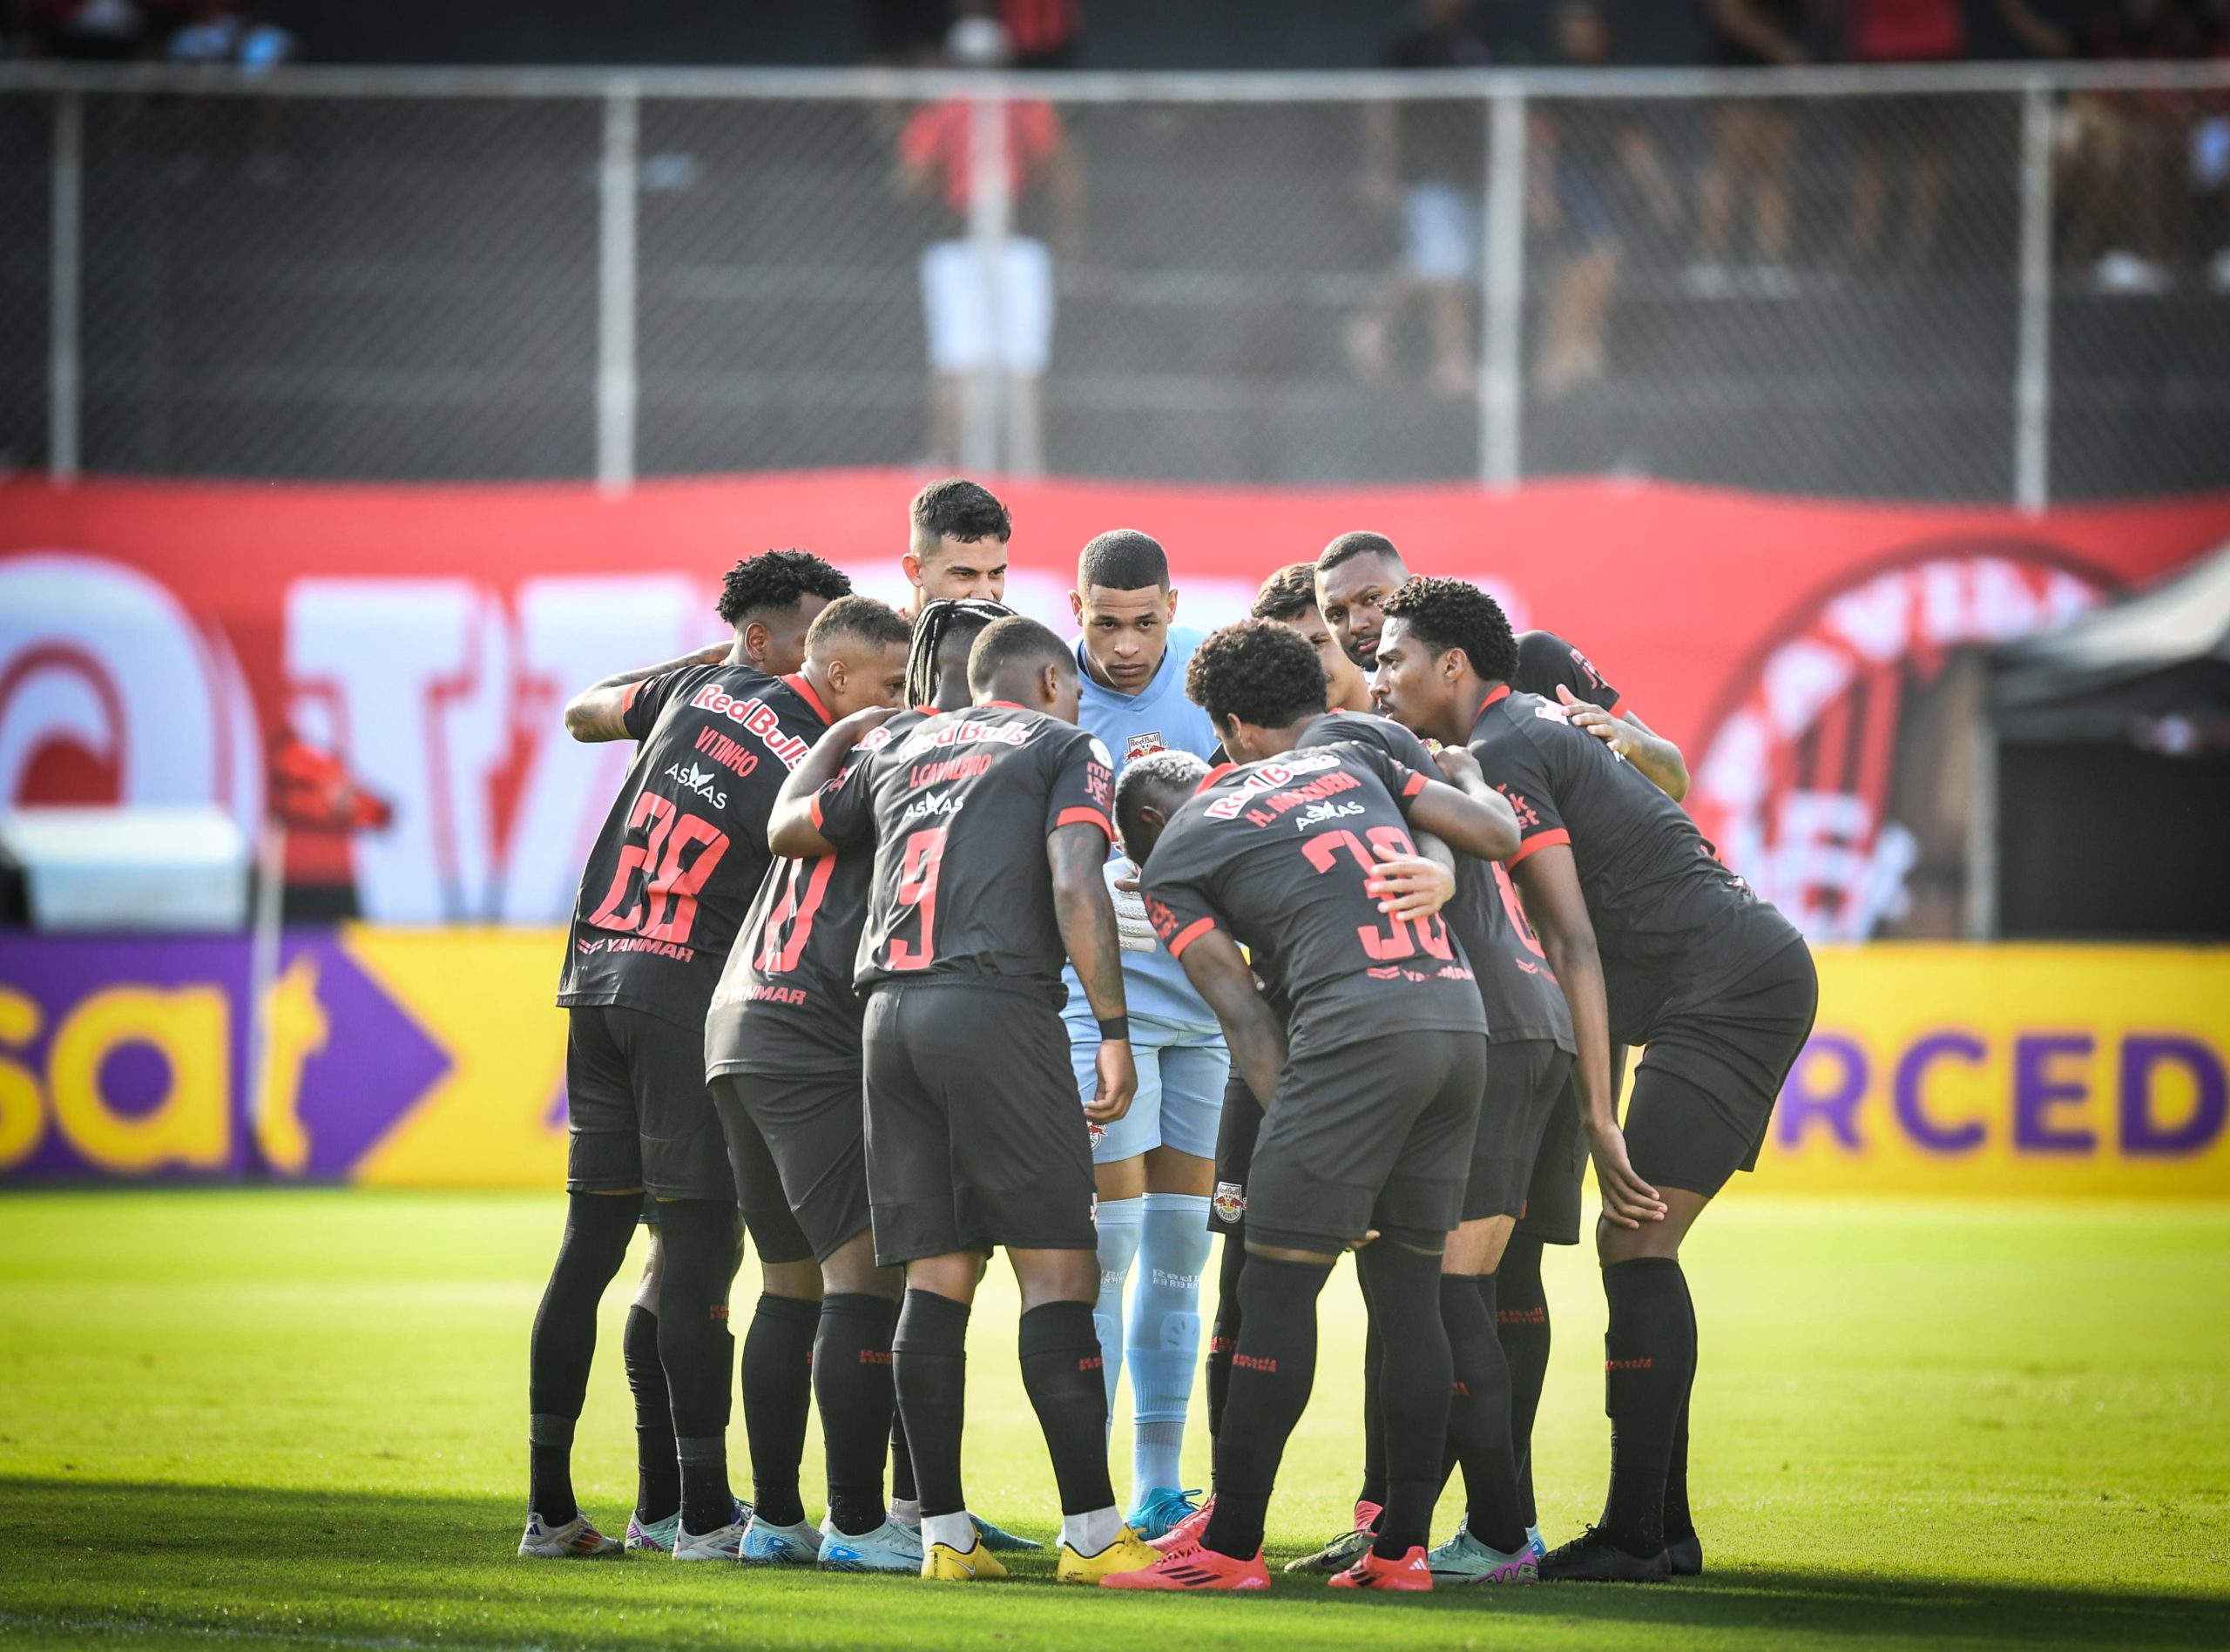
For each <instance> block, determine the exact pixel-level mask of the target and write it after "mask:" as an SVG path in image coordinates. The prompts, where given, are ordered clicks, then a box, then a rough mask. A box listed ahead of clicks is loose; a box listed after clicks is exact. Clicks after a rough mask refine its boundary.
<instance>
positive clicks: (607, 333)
mask: <svg viewBox="0 0 2230 1652" xmlns="http://www.w3.org/2000/svg"><path fill="white" fill-rule="evenodd" d="M638 104H639V92H638V89H637V87H636V84H635V83H634V82H633V81H632V80H617V81H614V82H613V83H612V86H611V88H610V90H609V91H606V92H605V95H604V164H603V165H602V167H601V168H600V169H599V171H598V188H597V197H598V260H597V374H596V481H597V486H598V488H600V489H603V490H604V491H605V493H607V494H623V493H625V492H626V491H627V490H628V489H631V488H632V487H633V486H634V485H635V394H636V389H635V250H636V249H635V185H636V178H637V174H638V169H637V166H636V164H635V151H636V136H637V129H638V118H637V115H638Z"/></svg>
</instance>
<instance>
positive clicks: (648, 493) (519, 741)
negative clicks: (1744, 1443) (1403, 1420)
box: [0, 471, 2230, 939]
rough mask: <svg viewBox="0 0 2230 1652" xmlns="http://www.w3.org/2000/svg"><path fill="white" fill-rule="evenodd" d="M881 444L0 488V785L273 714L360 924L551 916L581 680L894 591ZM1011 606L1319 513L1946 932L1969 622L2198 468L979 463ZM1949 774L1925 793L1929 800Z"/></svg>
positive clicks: (582, 788)
mask: <svg viewBox="0 0 2230 1652" xmlns="http://www.w3.org/2000/svg"><path fill="white" fill-rule="evenodd" d="M920 482H922V477H920V476H918V475H913V474H910V473H906V472H900V471H868V472H846V473H841V474H813V475H773V476H759V477H749V478H740V479H733V480H720V481H702V482H666V483H652V484H648V485H645V486H643V487H639V488H638V489H635V490H634V491H633V492H632V493H631V494H629V495H627V496H624V497H621V498H615V499H606V498H603V497H600V496H598V495H597V494H596V493H595V492H594V491H593V490H591V489H585V488H580V487H572V486H566V487H546V488H545V487H480V488H469V489H446V488H376V489H373V488H303V487H269V486H253V485H246V484H233V485H226V486H179V485H141V484H137V483H124V482H97V483H91V484H85V485H80V486H78V487H75V488H71V489H55V488H52V487H50V486H48V485H45V484H44V483H40V482H30V481H22V482H10V483H7V484H4V485H0V802H9V803H13V802H24V801H31V802H42V801H44V802H65V801H67V802H106V801H128V802H134V803H186V802H211V801H214V802H217V803H219V804H221V805H222V806H225V807H226V808H228V809H231V810H233V811H234V812H235V813H239V814H240V815H241V816H242V817H243V819H247V818H249V817H252V816H253V814H254V813H256V812H257V811H258V810H259V809H260V799H261V788H262V785H263V774H262V747H263V742H264V740H265V738H266V737H267V735H268V734H269V733H270V732H272V731H273V730H274V729H276V728H277V727H279V726H280V725H282V724H283V725H289V726H292V727H293V728H294V729H295V730H296V731H297V732H300V733H301V734H302V735H303V736H304V737H305V738H307V739H308V740H310V741H311V742H312V743H314V744H315V745H321V746H325V747H328V748H330V749H333V750H334V751H336V752H338V753H339V754H340V755H341V757H342V758H343V759H344V760H345V761H346V762H347V763H348V765H349V767H350V768H351V769H352V770H353V771H354V772H355V774H356V775H357V776H358V777H359V778H360V779H362V780H363V781H364V782H365V783H366V784H367V785H368V786H369V787H371V788H372V789H373V790H374V791H375V792H379V793H381V794H382V795H383V796H384V797H386V798H388V799H390V800H391V801H392V802H393V803H394V805H395V816H394V819H393V822H392V824H391V825H390V826H388V827H387V829H385V830H384V831H382V832H378V833H366V834H364V835H362V836H361V837H359V838H357V839H354V840H353V841H349V840H344V839H339V838H334V839H328V840H325V841H322V842H321V841H317V840H314V839H310V840H302V839H299V838H298V839H297V841H296V843H295V846H294V853H295V861H294V870H295V873H296V874H297V875H298V876H306V877H316V878H323V879H327V880H347V881H351V882H353V883H354V885H355V891H356V895H357V901H358V905H359V906H360V907H361V909H362V913H363V914H364V915H365V916H366V917H367V918H368V919H371V920H375V921H384V922H428V921H463V920H470V921H480V922H487V921H495V922H512V923H517V922H534V923H542V922H548V921H551V920H555V919H557V918H558V917H560V916H562V915H563V914H564V912H565V910H566V909H567V907H568V906H569V904H570V901H571V895H572V891H573V887H574V883H575V880H577V878H578V875H579V868H580V863H581V859H582V856H583V854H584V853H585V849H586V846H587V845H588V842H589V840H590V839H591V835H592V834H593V832H594V828H595V826H596V823H597V821H598V819H600V818H601V816H602V814H603V812H604V810H605V806H606V805H607V803H608V801H609V799H610V798H611V796H612V792H613V790H614V789H615V787H616V785H617V781H618V772H619V765H621V764H623V763H624V761H625V752H622V751H615V750H613V749H612V748H609V747H602V748H599V747H586V746H579V745H575V744H574V743H572V742H571V741H570V740H568V739H567V738H565V737H564V732H563V731H562V729H561V728H560V727H559V724H558V708H559V707H560V705H562V704H563V703H564V699H565V698H566V697H567V696H568V695H569V694H570V693H571V692H572V691H573V690H574V689H575V688H577V687H578V686H579V685H581V684H585V683H587V682H590V681H592V680H594V679H595V678H598V677H601V676H604V675H605V674H607V673H609V672H611V671H615V670H617V669H619V668H621V667H623V666H626V665H631V664H642V663H645V662H647V661H651V660H655V659H660V658H665V657H670V656H672V655H674V654H678V653H679V652H682V651H685V650H686V649H688V648H691V647H693V646H696V645H699V644H703V643H705V642H708V641H711V640H712V639H713V636H714V635H715V634H716V633H717V631H718V630H719V626H718V622H717V621H715V620H714V619H713V616H712V611H711V609H712V599H713V591H714V589H715V587H716V584H717V582H718V579H719V577H720V573H721V571H722V570H725V569H726V567H727V566H728V565H730V564H731V563H733V562H734V561H735V560H736V559H737V558H738V557H740V556H746V555H748V554H750V553H752V552H754V551H757V550H764V549H766V548H767V547H770V546H776V545H803V546H806V547H808V548H809V549H812V550H815V551H818V552H820V553H821V555H823V556H828V558H829V559H830V560H832V561H834V562H836V563H840V564H841V565H842V566H843V567H845V568H846V569H848V570H850V571H851V573H852V574H853V576H854V577H855V579H856V580H858V582H859V583H860V585H861V588H862V589H863V590H869V591H871V592H874V593H875V594H878V595H883V596H887V597H902V596H903V595H904V588H903V583H902V578H901V576H900V574H899V572H898V557H899V555H900V553H901V552H902V550H904V548H905V540H906V506H907V502H908V501H909V498H910V497H911V496H912V495H913V493H914V491H915V489H916V488H917V487H918V486H919V484H920ZM1002 492H1003V496H1004V497H1005V498H1006V500H1007V501H1008V503H1009V505H1010V508H1011V510H1012V512H1013V516H1014V520H1015V526H1016V533H1015V539H1014V542H1013V545H1012V547H1011V554H1012V559H1013V568H1014V572H1013V575H1012V577H1011V582H1010V599H1011V600H1013V601H1015V602H1016V603H1017V605H1018V606H1020V607H1022V608H1023V609H1024V610H1025V611H1028V612H1031V613H1035V614H1037V615H1038V616H1039V617H1042V618H1044V619H1046V620H1048V621H1051V622H1053V623H1055V624H1064V623H1065V622H1066V619H1067V602H1066V597H1065V593H1066V591H1067V590H1068V589H1069V587H1070V585H1071V581H1072V575H1073V570H1074V566H1075V556H1076V553H1077V551H1078V548H1079V547H1081V546H1082V545H1083V543H1085V540H1087V539H1088V538H1090V537H1091V536H1092V535H1093V534H1095V533H1098V532H1099V531H1101V530H1102V529H1107V528H1111V527H1118V526H1124V527H1134V528H1139V529H1145V531H1147V532H1150V533H1152V534H1153V535H1154V536H1156V537H1158V538H1159V539H1160V540H1161V542H1162V543H1164V544H1165V545H1166V547H1167V548H1168V550H1169V552H1170V556H1171V561H1172V565H1173V567H1174V568H1175V570H1177V582H1178V585H1179V590H1180V592H1181V598H1180V608H1179V623H1180V624H1183V623H1190V624H1195V625H1201V626H1208V625H1213V624H1220V623H1222V622H1224V621H1226V620H1227V619H1230V618H1233V617H1237V616H1238V615H1240V614H1241V613H1243V612H1244V611H1245V608H1246V604H1247V600H1248V599H1249V598H1250V597H1252V595H1253V592H1254V588H1255V586H1256V584H1257V583H1259V582H1260V579H1261V578H1262V577H1263V576H1264V575H1266V574H1267V573H1268V572H1270V571H1271V570H1273V569H1275V568H1277V567H1279V566H1281V564H1283V563H1289V562H1294V561H1297V560H1301V559H1303V558H1307V557H1311V556H1314V554H1315V552H1316V551H1317V550H1319V549H1321V547H1322V546H1323V544H1324V543H1326V541H1328V540H1329V539H1330V538H1332V537H1333V536H1335V535H1336V534H1339V533H1341V532H1343V531H1346V530H1348V529H1355V528H1366V527H1367V528H1371V529H1376V530H1378V531H1380V532H1382V533H1385V534H1387V535H1388V536H1390V537H1391V538H1392V539H1393V540H1394V541H1395V543H1397V544H1399V545H1400V546H1401V547H1402V550H1403V551H1404V553H1405V554H1406V556H1407V557H1408V560H1409V566H1410V567H1411V569H1412V570H1416V571H1419V572H1429V573H1442V574H1453V575H1457V576H1460V577H1466V578H1470V579H1474V580H1476V581H1477V582H1478V583H1481V584H1483V585H1484V586H1486V587H1487V588H1489V589H1490V590H1493V591H1495V592H1496V593H1497V596H1499V597H1501V598H1502V599H1503V601H1504V605H1505V606H1506V607H1507V608H1508V609H1509V610H1510V614H1511V617H1512V619H1513V621H1514V622H1515V623H1516V624H1518V625H1519V626H1521V627H1524V626H1541V627H1545V628H1547V629H1550V630H1555V631H1558V632H1559V633H1560V634H1562V635H1564V637H1568V638H1570V639H1571V641H1572V642H1573V643H1575V644H1578V646H1579V647H1580V648H1582V649H1584V650H1585V651H1586V652H1587V653H1588V654H1589V655H1590V656H1591V657H1592V658H1593V660H1594V661H1595V662H1596V664H1598V667H1599V668H1600V669H1601V670H1602V671H1603V672H1604V674H1605V676H1606V677H1607V678H1609V679H1610V680H1611V681H1612V683H1614V684H1616V685H1617V686H1618V688H1619V689H1620V690H1621V691H1623V692H1624V694H1625V697H1626V700H1627V703H1628V704H1629V705H1632V707H1633V708H1634V709H1635V710H1636V711H1639V713H1640V714H1641V715H1642V716H1643V717H1645V718H1646V719H1647V720H1648V721H1649V722H1650V723H1651V724H1652V725H1653V726H1654V727H1656V728H1658V729H1659V731H1660V732H1664V733H1666V734H1668V735H1670V736H1671V737H1672V738H1674V739H1676V740H1678V741H1679V742H1680V744H1681V745H1682V746H1683V748H1684V749H1685V750H1686V752H1687V754H1688V758H1689V764H1690V767H1691V770H1692V772H1693V775H1694V777H1695V784H1694V787H1693V790H1692V792H1691V793H1690V795H1689V799H1688V802H1689V806H1691V808H1693V810H1694V811H1695V813H1696V814H1697V816H1698V818H1699V819H1700V821H1701V822H1702V824H1703V826H1704V829H1705V830H1706V833H1709V834H1711V835H1712V836H1713V838H1714V839H1716V840H1717V841H1718V842H1719V843H1720V846H1721V847H1722V850H1723V852H1724V853H1726V856H1727V860H1729V861H1730V862H1731V863H1733V864H1734V865H1736V866H1740V868H1741V869H1742V870H1743V871H1744V872H1745V873H1746V874H1747V875H1748V876H1749V877H1750V878H1751V879H1752V880H1753V881H1754V882H1755V883H1757V884H1758V885H1759V886H1760V888H1761V889H1762V890H1763V891H1764V892H1765V893H1767V894H1769V895H1770V896H1771V897H1772V898H1774V900H1778V901H1780V902H1781V904H1782V905H1783V906H1784V907H1786V908H1787V910H1789V911H1790V912H1791V913H1792V914H1794V915H1795V916H1797V917H1798V918H1799V919H1800V920H1801V921H1802V922H1803V923H1804V924H1805V925H1806V927H1807V928H1808V929H1809V930H1810V931H1811V932H1812V933H1813V934H1815V935H1818V936H1821V937H1826V938H1854V939H1855V938H1860V937H1863V936H1868V935H1873V934H1916V935H1929V934H1950V933H1954V932H1955V930H1956V910H1957V900H1958V888H1959V885H1960V880H1961V879H1962V877H1963V862H1962V860H1961V856H1962V855H1963V846H1964V829H1963V819H1962V818H1961V817H1960V816H1959V814H1958V804H1957V800H1956V799H1957V798H1958V796H1959V793H1960V788H1959V786H1957V785H1956V784H1954V783H1950V782H1947V780H1946V778H1945V777H1946V776H1947V775H1952V776H1953V778H1954V779H1956V772H1955V771H1956V765H1957V764H1958V763H1959V762H1961V761H1962V760H1963V759H1962V757H1961V756H1960V754H1961V753H1962V752H1963V751H1964V749H1965V741H1964V731H1965V729H1966V727H1967V722H1966V719H1967V718H1968V717H1969V716H1970V713H1971V710H1972V705H1973V694H1974V690H1975V684H1976V679H1975V677H1974V674H1973V672H1972V671H1971V669H1970V666H1969V665H1968V664H1966V663H1967V662H1970V660H1971V657H1972V653H1973V651H1974V649H1975V647H1976V646H1977V644H1985V643H1989V642H1992V641H1997V640H2001V639H2004V638H2006V637H2013V636H2017V635H2020V634H2023V633H2024V632H2027V631H2031V630H2037V629H2038V628H2040V627H2042V626H2045V625H2049V624H2053V623H2056V622H2057V621H2058V620H2060V619H2063V618H2064V617H2068V616H2071V615H2072V614H2074V613H2076V612H2078V611H2080V610H2082V609H2084V608H2085V607H2087V606H2089V605H2091V604H2092V603H2096V602H2097V601H2098V600H2099V599H2100V598H2101V597H2103V596H2104V595H2105V594H2106V593H2108V592H2110V591H2112V590H2115V589H2116V588H2118V587H2120V586H2123V585H2125V584H2129V583H2139V582H2143V581H2146V580H2148V579H2150V578H2152V577H2156V576H2158V575H2159V574H2162V573H2164V572H2166V571H2167V570H2171V569H2173V568H2174V567H2176V566H2178V565H2179V564H2181V563H2185V562H2186V561H2188V560H2190V559H2191V558H2193V556H2198V555H2200V554H2202V553H2204V552H2206V551H2208V550H2213V549H2214V548H2215V547H2216V546H2217V545H2219V544H2220V543H2223V542H2224V541H2225V540H2226V539H2230V496H2208V497H2204V498H2197V499H2192V500H2186V501H2179V502H2162V503H2152V504H2143V505H2121V506H2113V507H2102V508H2098V509H2068V510H2063V511H2058V512H2055V513H2053V514H2051V515H2050V516H2044V517H2041V518H2029V517H2024V516H2017V515H2015V514H2013V513H2011V512H2008V511H2000V510H1978V509H1951V508H1943V507H1934V506H1907V505H1893V506H1882V505H1851V504H1841V503H1829V502H1807V501H1792V500H1781V499H1764V498H1757V497H1752V496H1743V495H1736V494H1728V493H1719V492H1711V491H1706V490H1701V489H1687V488H1675V487H1666V486H1661V485H1657V484H1652V483H1641V484H1631V483H1617V482H1570V483H1547V484H1540V485H1536V486H1531V487H1528V488H1526V489H1522V490H1520V491H1517V492H1516V493H1512V494H1508V495H1489V494H1485V493H1482V492H1480V491H1478V490H1477V489H1469V488H1414V489H1369V490H1308V489H1278V490H1270V489H1194V488H1170V487H1156V486H1144V485H1129V484H1113V483H1096V482H1028V483H1024V482H1017V483H1013V484H1011V485H1010V486H1007V487H1005V488H1004V489H1002ZM1947 799H1950V800H1949V801H1947Z"/></svg>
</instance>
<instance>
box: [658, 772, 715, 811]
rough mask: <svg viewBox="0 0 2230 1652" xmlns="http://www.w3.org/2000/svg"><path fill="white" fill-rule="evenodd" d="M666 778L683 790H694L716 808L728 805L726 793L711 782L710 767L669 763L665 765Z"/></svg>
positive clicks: (711, 773)
mask: <svg viewBox="0 0 2230 1652" xmlns="http://www.w3.org/2000/svg"><path fill="white" fill-rule="evenodd" d="M666 779H669V780H671V781H672V782H673V783H674V784H675V785H676V786H679V787H681V789H682V790H683V791H685V792H695V793H696V794H697V795H698V796H699V797H700V798H702V799H705V801H706V802H707V803H709V804H711V805H712V806H713V807H714V808H716V809H725V808H726V807H727V806H728V794H727V793H726V792H723V791H721V790H720V788H719V787H717V786H714V785H713V772H712V771H711V770H710V769H700V768H699V767H698V766H697V765H695V764H694V763H692V764H691V765H689V766H688V767H687V768H686V769H685V768H683V767H682V766H681V765H679V763H669V764H667V765H666Z"/></svg>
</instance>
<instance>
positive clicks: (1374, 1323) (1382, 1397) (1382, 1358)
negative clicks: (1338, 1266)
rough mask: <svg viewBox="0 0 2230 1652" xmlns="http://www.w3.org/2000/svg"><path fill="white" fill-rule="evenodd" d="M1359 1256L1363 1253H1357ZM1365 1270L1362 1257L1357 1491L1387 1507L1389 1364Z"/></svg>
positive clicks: (1368, 1500)
mask: <svg viewBox="0 0 2230 1652" xmlns="http://www.w3.org/2000/svg"><path fill="white" fill-rule="evenodd" d="M1355 1254H1356V1255H1357V1257H1358V1258H1360V1257H1361V1255H1362V1252H1361V1251H1357V1252H1356V1253H1355ZM1364 1273H1365V1270H1364V1268H1363V1266H1362V1263H1361V1261H1360V1260H1358V1261H1357V1263H1356V1264H1355V1278H1356V1281H1357V1282H1358V1283H1359V1284H1361V1285H1362V1308H1363V1325H1364V1330H1363V1338H1362V1490H1360V1491H1358V1492H1357V1493H1356V1494H1355V1500H1356V1501H1357V1502H1359V1503H1375V1504H1377V1505H1378V1507H1380V1508H1382V1509H1383V1508H1384V1507H1386V1392H1385V1390H1384V1389H1383V1388H1382V1387H1381V1386H1379V1385H1380V1381H1381V1379H1382V1376H1383V1372H1382V1367H1383V1366H1384V1365H1385V1363H1386V1344H1385V1343H1384V1342H1383V1341H1382V1339H1381V1338H1380V1337H1379V1334H1378V1314H1377V1312H1376V1311H1375V1309H1374V1308H1373V1306H1372V1305H1371V1300H1370V1285H1369V1282H1368V1280H1367V1279H1366V1278H1364ZM1374 1529H1375V1527H1374Z"/></svg>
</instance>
